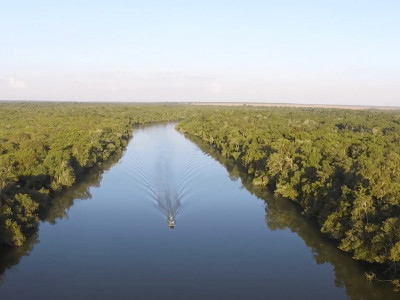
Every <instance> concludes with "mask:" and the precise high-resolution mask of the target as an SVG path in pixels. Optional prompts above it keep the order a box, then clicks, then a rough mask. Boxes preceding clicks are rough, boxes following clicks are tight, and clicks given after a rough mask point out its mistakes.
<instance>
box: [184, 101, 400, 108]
mask: <svg viewBox="0 0 400 300" xmlns="http://www.w3.org/2000/svg"><path fill="white" fill-rule="evenodd" d="M187 103H188V104H191V105H213V106H266V107H310V108H338V109H354V110H363V109H383V110H400V107H398V106H373V105H343V104H299V103H265V102H187Z"/></svg>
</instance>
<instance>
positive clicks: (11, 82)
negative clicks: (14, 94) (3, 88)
mask: <svg viewBox="0 0 400 300" xmlns="http://www.w3.org/2000/svg"><path fill="white" fill-rule="evenodd" d="M7 84H8V86H9V87H10V88H13V89H25V88H26V85H25V83H24V82H22V81H21V80H18V79H16V78H14V77H9V78H8V79H7Z"/></svg>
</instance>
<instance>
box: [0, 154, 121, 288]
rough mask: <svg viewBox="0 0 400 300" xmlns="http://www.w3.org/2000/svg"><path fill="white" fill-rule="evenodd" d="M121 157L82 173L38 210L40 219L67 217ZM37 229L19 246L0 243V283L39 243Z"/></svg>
mask: <svg viewBox="0 0 400 300" xmlns="http://www.w3.org/2000/svg"><path fill="white" fill-rule="evenodd" d="M120 158H121V153H119V154H116V155H115V156H114V157H112V158H111V159H110V160H108V161H107V162H105V163H104V164H103V165H102V166H101V167H100V166H98V167H94V168H93V169H91V170H89V171H87V172H86V173H85V174H84V175H82V178H81V181H80V182H79V183H76V184H75V185H74V186H72V187H71V188H69V189H68V190H66V191H63V192H62V193H60V194H58V195H56V196H54V197H53V198H52V199H51V201H49V202H48V204H47V206H46V208H44V209H42V211H40V213H39V214H40V220H41V221H42V222H48V223H50V224H56V222H57V220H61V219H64V218H67V217H68V210H69V209H70V208H71V206H72V205H73V204H74V201H75V200H84V199H90V198H91V197H92V196H91V194H90V191H89V190H90V188H91V187H98V186H99V185H100V182H101V179H102V176H103V174H104V172H106V171H107V170H109V169H110V168H111V167H112V166H113V165H115V164H116V163H117V162H118V161H119V159H120ZM39 242H40V240H39V233H38V229H37V230H35V231H34V232H32V233H31V235H30V236H29V237H28V238H27V240H26V241H25V243H24V244H23V245H22V246H21V247H15V248H12V247H8V246H4V245H0V285H1V284H3V283H4V282H5V281H6V277H5V275H4V274H5V272H6V271H7V270H9V269H11V268H13V267H14V266H16V265H18V263H19V262H20V260H21V258H22V257H24V256H29V254H30V253H31V251H32V250H33V249H34V247H35V245H36V244H37V243H39Z"/></svg>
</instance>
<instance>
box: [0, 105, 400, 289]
mask: <svg viewBox="0 0 400 300" xmlns="http://www.w3.org/2000/svg"><path fill="white" fill-rule="evenodd" d="M182 120H183V121H182ZM163 121H182V122H180V123H179V124H178V126H177V128H178V129H179V130H180V131H181V132H184V133H188V134H190V135H192V136H196V137H199V138H200V139H201V140H202V141H204V142H207V143H209V144H210V145H211V146H212V147H213V148H214V149H216V150H217V151H219V152H220V153H221V155H222V156H225V157H227V158H231V159H232V160H234V162H235V164H236V165H237V166H238V167H239V168H240V169H242V170H243V171H245V172H246V173H247V175H248V176H249V177H250V178H251V183H252V184H253V185H254V186H257V188H258V189H261V190H266V189H268V190H270V191H272V192H273V193H274V194H275V195H276V196H279V197H281V198H286V199H289V200H291V201H293V202H294V203H295V204H296V205H297V206H298V207H299V209H300V210H301V212H302V213H303V214H304V215H305V216H309V217H311V218H313V219H315V220H316V223H317V224H318V226H319V229H320V231H321V232H323V233H325V234H326V235H328V236H329V237H331V238H332V239H334V240H336V241H338V245H339V248H340V249H341V250H343V251H347V252H350V253H351V254H352V255H353V257H354V258H355V259H357V260H362V261H367V262H369V263H373V264H374V265H375V266H378V269H377V270H378V271H379V276H380V277H386V278H390V279H391V280H392V282H393V284H394V285H395V286H397V288H398V289H399V288H400V281H399V268H400V112H399V111H378V110H343V109H316V108H278V107H268V108H262V107H258V108H256V107H246V106H243V107H196V106H190V105H133V104H84V103H33V102H30V103H27V102H25V103H24V102H19V103H18V102H0V243H1V244H6V245H10V246H21V245H23V244H24V242H25V241H26V240H27V239H28V238H29V237H30V236H34V233H35V231H36V229H37V227H38V223H39V220H41V219H44V218H46V219H49V211H54V210H51V209H49V208H51V207H55V206H54V203H52V201H54V199H62V197H61V198H60V197H55V196H56V195H62V194H63V193H65V192H66V191H67V190H68V188H69V187H71V186H73V185H76V184H77V183H78V182H79V180H80V179H81V178H83V177H84V176H85V174H87V173H88V171H90V170H93V169H94V168H96V167H98V166H102V165H103V164H105V163H107V162H109V161H110V160H112V159H113V158H114V159H115V157H118V155H121V153H122V151H123V150H124V149H125V146H126V145H127V143H128V140H129V139H130V137H131V135H132V132H133V128H134V126H136V125H140V124H146V123H151V122H163ZM71 199H72V198H71ZM57 207H63V205H57ZM61 210H62V209H61ZM60 213H61V214H62V212H60ZM51 214H52V213H51ZM57 214H58V213H56V214H55V215H57ZM50 219H51V215H50ZM375 276H376V275H375V274H374V273H369V274H368V278H369V279H374V277H375Z"/></svg>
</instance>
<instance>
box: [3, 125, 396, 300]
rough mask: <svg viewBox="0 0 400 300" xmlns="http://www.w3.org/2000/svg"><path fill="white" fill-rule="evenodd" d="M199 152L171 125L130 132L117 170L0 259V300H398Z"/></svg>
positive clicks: (275, 202) (228, 166) (57, 209)
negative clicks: (20, 245) (37, 232)
mask: <svg viewBox="0 0 400 300" xmlns="http://www.w3.org/2000/svg"><path fill="white" fill-rule="evenodd" d="M199 146H200V147H201V148H199ZM199 146H196V144H195V143H193V142H192V141H190V140H189V139H187V138H185V137H184V136H183V135H181V134H179V133H178V132H176V131H175V130H174V124H168V125H157V126H153V127H147V128H143V129H138V130H136V131H135V132H134V138H133V139H132V140H131V142H130V144H129V145H128V148H127V150H126V152H125V154H124V156H123V157H122V159H121V160H120V161H119V162H118V163H117V164H116V165H114V166H113V167H112V168H111V169H109V170H108V171H106V172H105V173H104V174H101V173H99V172H98V173H97V174H95V175H92V177H90V178H88V179H87V180H86V183H85V182H83V183H82V184H81V185H79V186H77V187H76V188H75V189H73V190H71V192H69V194H66V195H64V196H63V197H61V198H60V199H58V200H57V201H56V202H55V205H54V208H53V209H52V210H51V211H49V213H48V216H47V221H46V222H43V223H41V225H40V230H39V234H38V235H36V236H33V237H32V239H31V240H30V241H29V242H28V243H27V245H25V246H24V247H22V248H20V249H17V250H13V251H7V250H4V249H3V250H1V251H2V252H0V254H1V255H2V256H1V258H0V268H1V269H0V271H1V272H2V273H3V274H2V277H1V285H0V299H88V298H92V299H398V298H399V297H400V296H399V294H395V293H392V292H391V291H390V288H389V287H387V286H378V285H372V284H369V283H367V282H366V281H365V279H364V277H363V272H364V270H363V268H362V266H360V265H358V264H356V263H354V262H353V261H352V260H351V259H350V257H349V256H348V255H345V254H343V253H340V252H339V251H338V250H337V249H336V247H335V245H332V244H331V243H330V242H329V241H326V240H324V239H322V238H321V237H320V235H319V233H318V232H317V231H316V230H315V229H314V228H313V226H310V225H309V224H308V222H307V220H305V219H304V218H303V217H302V216H301V215H299V214H298V212H297V211H296V209H295V208H294V207H293V206H292V205H291V204H290V203H287V202H286V201H283V200H280V199H275V198H274V197H271V196H270V195H268V194H266V193H265V192H263V191H261V190H255V189H253V188H252V187H251V186H250V185H249V184H248V183H246V180H245V178H244V177H243V178H242V179H239V175H240V173H239V171H238V170H237V169H236V168H235V166H234V165H232V163H231V162H229V160H226V159H224V158H222V157H220V156H219V155H218V153H216V152H215V151H213V149H212V148H207V145H204V144H203V145H202V144H201V143H200V142H199ZM201 149H203V150H201ZM206 152H207V153H210V154H211V155H212V156H211V155H210V154H206ZM227 170H228V171H227ZM248 190H250V191H251V192H249V191H248ZM72 204H73V205H72ZM66 211H67V213H66ZM170 227H174V228H170Z"/></svg>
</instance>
